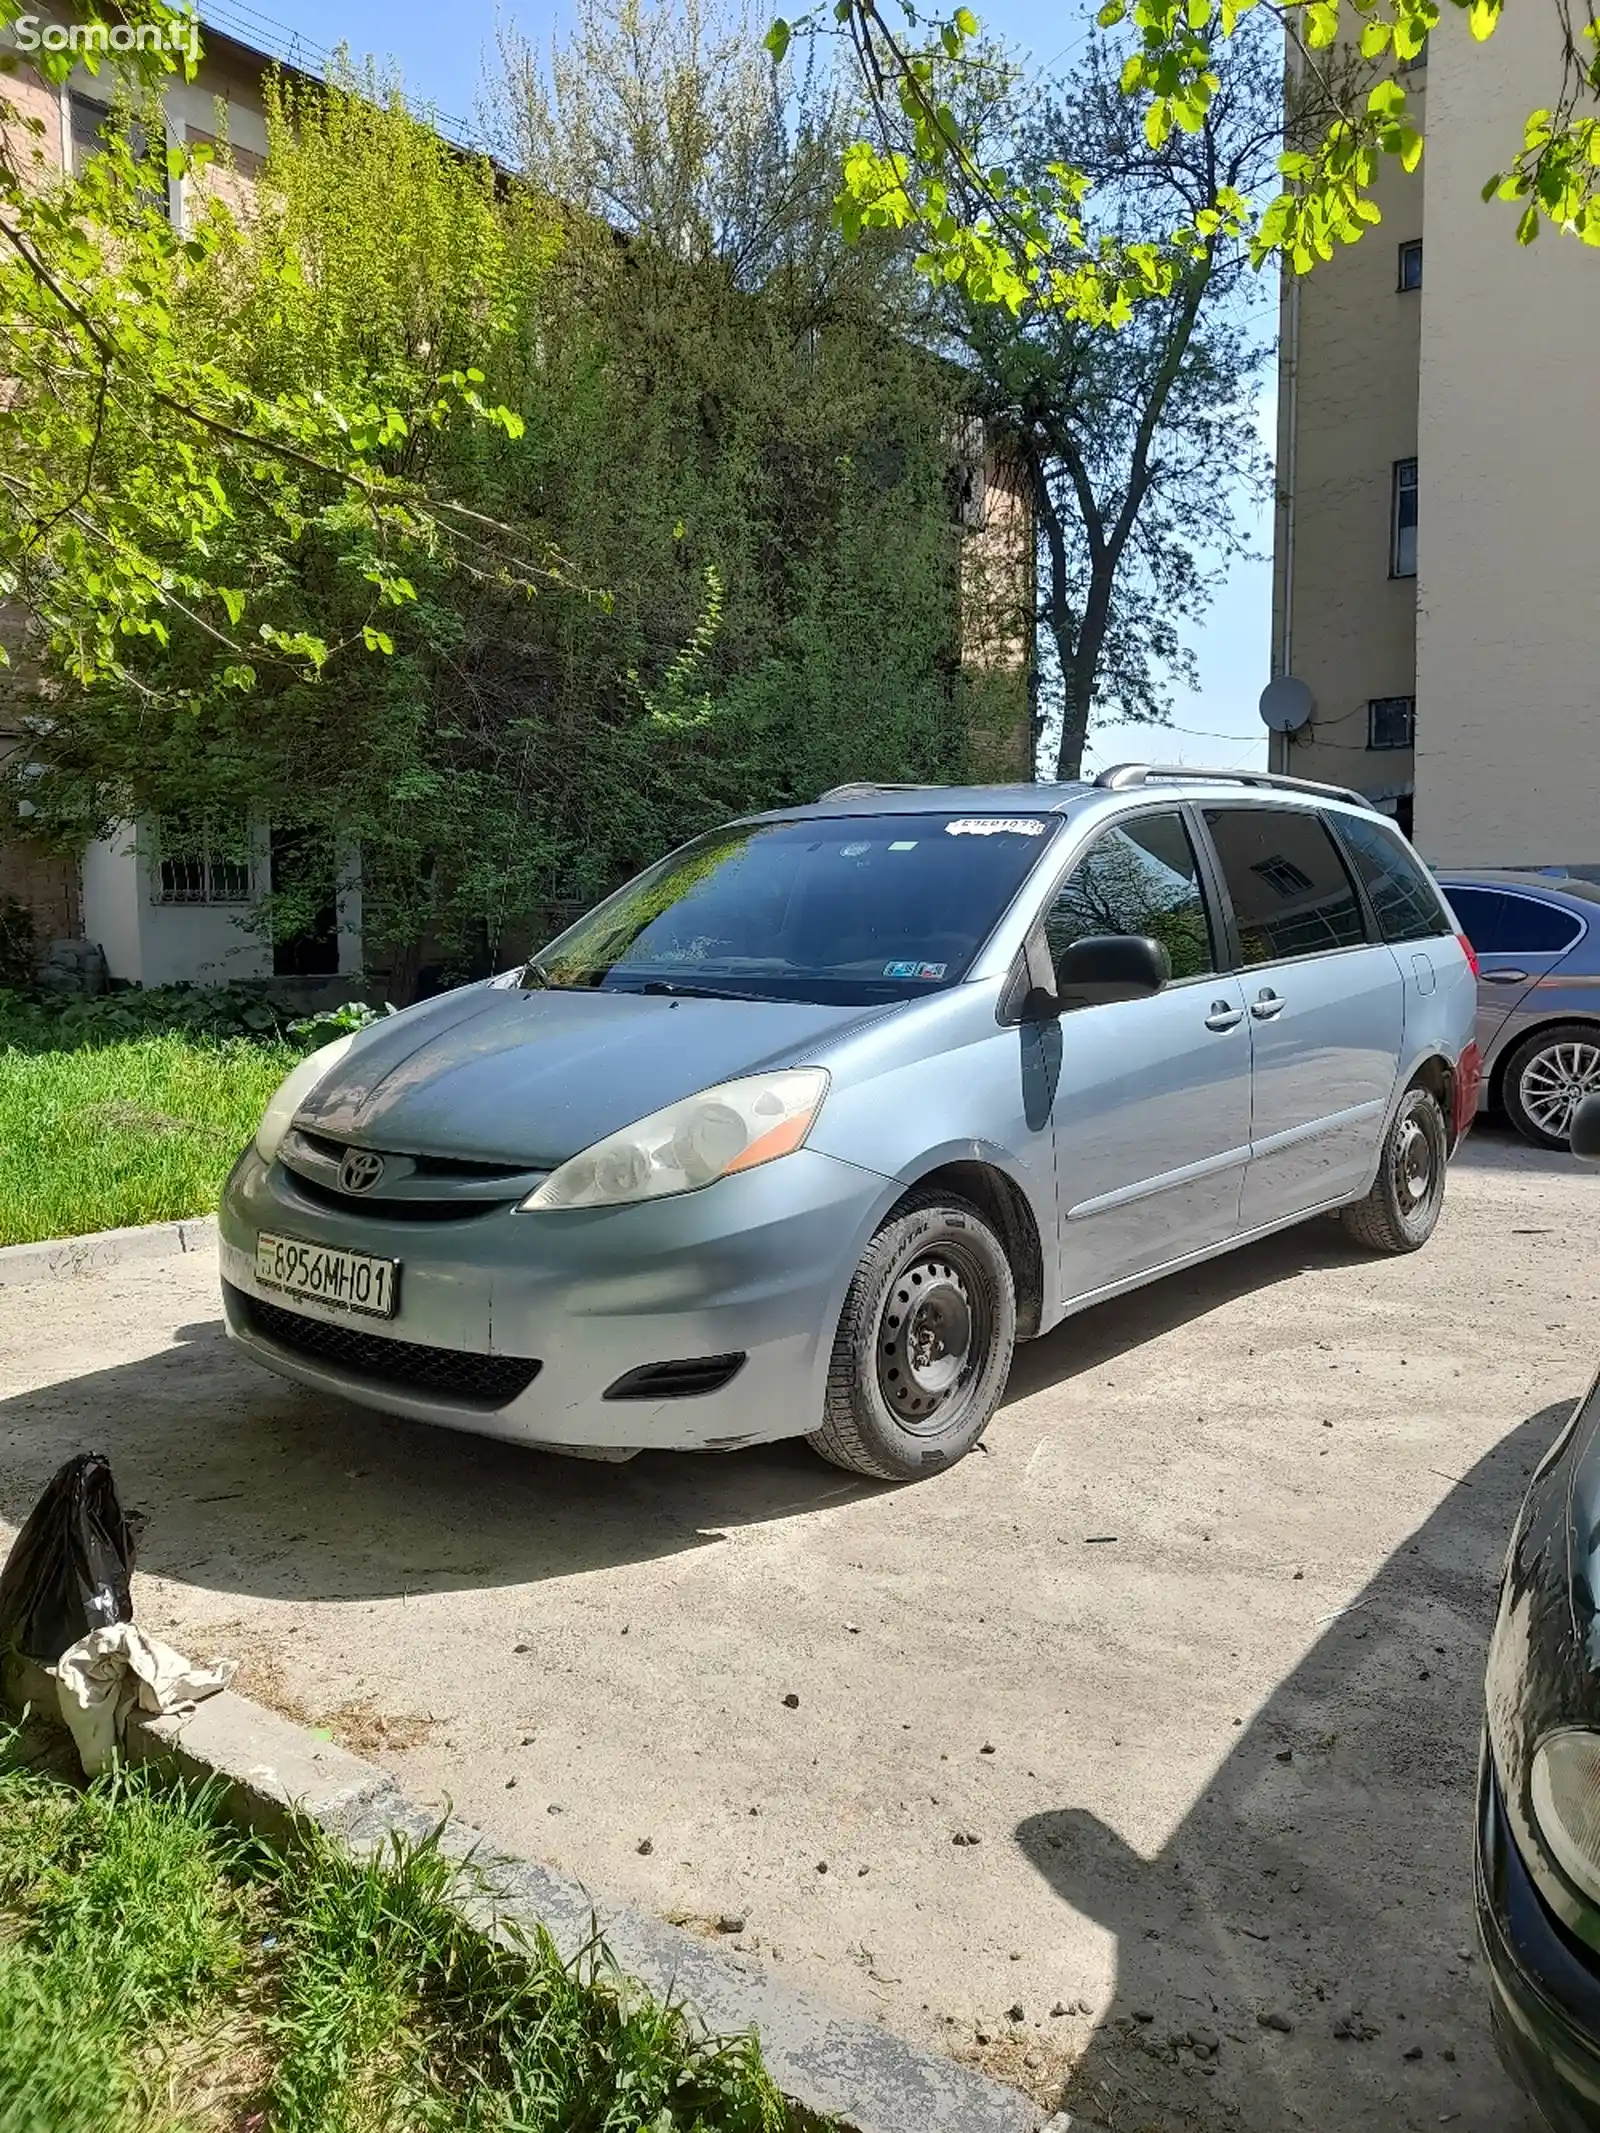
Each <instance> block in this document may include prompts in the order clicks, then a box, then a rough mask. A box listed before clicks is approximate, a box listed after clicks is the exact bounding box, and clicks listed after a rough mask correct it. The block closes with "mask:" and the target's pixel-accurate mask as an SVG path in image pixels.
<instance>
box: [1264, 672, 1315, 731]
mask: <svg viewBox="0 0 1600 2133" xmlns="http://www.w3.org/2000/svg"><path fill="white" fill-rule="evenodd" d="M1260 708H1261V718H1262V722H1263V724H1264V725H1266V726H1269V727H1270V728H1271V730H1272V731H1273V732H1274V733H1296V732H1298V731H1299V729H1300V728H1301V727H1302V726H1303V725H1305V723H1306V721H1307V720H1308V719H1309V718H1310V716H1311V714H1312V712H1313V711H1314V710H1315V709H1316V699H1315V697H1313V695H1312V694H1311V691H1310V689H1308V688H1307V686H1306V684H1305V683H1304V682H1303V681H1302V680H1301V679H1300V677H1299V675H1298V674H1275V675H1274V676H1273V678H1272V680H1271V681H1269V682H1268V683H1267V685H1266V687H1265V688H1264V689H1263V690H1262V692H1261V707H1260Z"/></svg>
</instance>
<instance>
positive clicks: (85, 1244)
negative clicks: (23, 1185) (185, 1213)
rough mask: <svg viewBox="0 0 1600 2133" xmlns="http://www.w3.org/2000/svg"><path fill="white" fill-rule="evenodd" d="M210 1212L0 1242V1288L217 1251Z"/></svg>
mask: <svg viewBox="0 0 1600 2133" xmlns="http://www.w3.org/2000/svg"><path fill="white" fill-rule="evenodd" d="M216 1248H217V1223H216V1217H215V1216H214V1215H197V1216H194V1217H192V1218H190V1219H189V1220H186V1221H183V1222H144V1223H140V1224H139V1225H138V1226H137V1227H135V1228H133V1229H97V1230H93V1231H91V1232H90V1234H89V1235H88V1236H87V1237H52V1238H50V1239H48V1240H47V1241H46V1242H45V1243H43V1244H0V1288H5V1287H6V1286H7V1285H8V1284H11V1285H16V1286H20V1285H21V1284H22V1283H23V1282H28V1281H53V1280H55V1279H57V1278H58V1277H59V1276H61V1275H70V1274H98V1273H99V1272H100V1271H101V1270H102V1269H103V1268H105V1267H110V1266H121V1265H123V1264H124V1263H125V1262H126V1261H128V1260H130V1259H175V1258H177V1257H178V1255H179V1254H180V1253H183V1252H215V1251H216Z"/></svg>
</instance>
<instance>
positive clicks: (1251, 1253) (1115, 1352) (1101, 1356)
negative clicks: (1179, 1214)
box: [1002, 1219, 1372, 1406]
mask: <svg viewBox="0 0 1600 2133" xmlns="http://www.w3.org/2000/svg"><path fill="white" fill-rule="evenodd" d="M1371 1256H1372V1255H1371V1254H1370V1253H1369V1252H1363V1251H1362V1250H1361V1249H1360V1247H1359V1246H1357V1245H1354V1244H1352V1243H1351V1242H1350V1241H1349V1239H1348V1238H1347V1237H1346V1236H1345V1235H1344V1233H1343V1231H1342V1230H1341V1229H1340V1228H1339V1226H1338V1224H1337V1223H1335V1222H1330V1221H1325V1220H1321V1219H1316V1220H1313V1221H1310V1222H1302V1223H1300V1224H1298V1225H1297V1226H1296V1227H1295V1228H1293V1229H1285V1230H1280V1231H1279V1232H1278V1234H1277V1235H1276V1236H1275V1237H1265V1238H1263V1239H1262V1241H1261V1242H1260V1243H1259V1244H1247V1245H1244V1246H1242V1247H1241V1248H1240V1249H1239V1250H1237V1251H1232V1252H1226V1253H1224V1254H1223V1256H1222V1257H1221V1258H1220V1259H1208V1260H1206V1261H1205V1262H1204V1263H1203V1264H1202V1265H1200V1266H1197V1267H1192V1268H1191V1269H1190V1270H1189V1271H1188V1272H1187V1273H1184V1274H1168V1275H1166V1276H1164V1277H1163V1279H1161V1280H1160V1281H1153V1282H1151V1283H1150V1285H1149V1286H1148V1287H1147V1288H1142V1289H1131V1290H1130V1291H1129V1292H1128V1294H1127V1295H1126V1296H1118V1297H1115V1298H1114V1299H1113V1300H1112V1301H1111V1302H1110V1303H1103V1304H1096V1305H1095V1306H1094V1307H1093V1308H1092V1309H1091V1310H1088V1311H1079V1312H1077V1313H1075V1314H1074V1315H1073V1316H1072V1317H1071V1318H1067V1319H1063V1320H1062V1322H1061V1324H1060V1325H1059V1326H1055V1327H1053V1328H1052V1329H1051V1331H1050V1332H1048V1333H1047V1334H1045V1335H1044V1337H1043V1339H1042V1340H1036V1341H1025V1342H1024V1343H1023V1345H1022V1346H1021V1347H1020V1348H1019V1349H1018V1350H1017V1354H1016V1360H1015V1361H1014V1362H1013V1364H1012V1366H1011V1376H1010V1378H1009V1380H1008V1381H1007V1384H1006V1390H1005V1399H1004V1401H1003V1402H1002V1404H1003V1405H1006V1406H1009V1405H1010V1403H1011V1402H1012V1401H1013V1400H1025V1399H1028V1398H1029V1397H1031V1395H1032V1394H1034V1393H1036V1392H1042V1391H1043V1390H1044V1389H1045V1387H1046V1386H1049V1385H1062V1384H1065V1383H1066V1381H1067V1380H1068V1379H1069V1378H1075V1377H1079V1376H1081V1375H1082V1373H1083V1372H1084V1371H1088V1370H1099V1369H1102V1368H1103V1367H1104V1366H1105V1365H1106V1364H1107V1363H1109V1362H1113V1361H1115V1359H1116V1358H1117V1357H1118V1356H1119V1355H1125V1354H1126V1353H1127V1352H1128V1350H1129V1349H1130V1348H1137V1347H1139V1346H1140V1345H1141V1344H1142V1343H1143V1342H1145V1341H1149V1340H1154V1339H1155V1338H1156V1337H1157V1336H1158V1335H1159V1334H1162V1333H1171V1332H1174V1331H1175V1330H1176V1329H1177V1328H1178V1327H1179V1326H1185V1325H1187V1324H1188V1323H1189V1322H1190V1320H1191V1319H1196V1318H1203V1317H1204V1316H1205V1315H1206V1313H1207V1312H1208V1311H1216V1310H1219V1309H1220V1308H1221V1307H1222V1305H1224V1304H1227V1303H1232V1302H1234V1301H1235V1300H1236V1299H1237V1298H1238V1297H1241V1296H1248V1295H1250V1294H1251V1293H1252V1292H1253V1291H1257V1290H1261V1289H1267V1288H1271V1287H1272V1285H1273V1284H1274V1283H1275V1282H1279V1281H1292V1280H1294V1278H1295V1276H1296V1275H1298V1274H1305V1273H1310V1272H1312V1271H1314V1270H1315V1269H1317V1268H1319V1267H1334V1266H1348V1265H1350V1264H1351V1263H1352V1262H1353V1261H1367V1262H1369V1263H1370V1260H1371Z"/></svg>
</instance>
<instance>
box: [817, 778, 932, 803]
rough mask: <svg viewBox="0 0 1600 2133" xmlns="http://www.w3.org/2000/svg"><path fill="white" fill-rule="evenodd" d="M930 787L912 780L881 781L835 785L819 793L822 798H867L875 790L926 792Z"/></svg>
mask: <svg viewBox="0 0 1600 2133" xmlns="http://www.w3.org/2000/svg"><path fill="white" fill-rule="evenodd" d="M931 789H932V788H931V787H929V786H927V785H923V784H921V783H919V782H917V781H915V780H914V781H913V782H912V783H910V784H908V785H890V784H888V783H885V782H881V781H874V782H873V783H871V784H860V785H835V786H833V787H831V788H830V789H829V790H828V791H827V792H825V793H823V794H821V795H820V798H822V799H824V800H869V799H870V798H871V797H872V795H873V794H874V793H875V792H928V791H930V790H931Z"/></svg>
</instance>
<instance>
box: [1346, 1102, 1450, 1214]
mask: <svg viewBox="0 0 1600 2133" xmlns="http://www.w3.org/2000/svg"><path fill="white" fill-rule="evenodd" d="M1449 1157H1450V1143H1449V1140H1448V1138H1447V1137H1446V1134H1445V1128H1444V1113H1443V1112H1442V1111H1441V1110H1440V1108H1439V1099H1438V1098H1437V1097H1436V1096H1435V1095H1433V1094H1432V1092H1431V1091H1430V1090H1428V1089H1407V1091H1406V1093H1405V1095H1404V1096H1403V1097H1402V1098H1401V1099H1400V1108H1399V1110H1398V1111H1396V1113H1395V1115H1394V1118H1393V1119H1392V1120H1391V1122H1390V1126H1389V1130H1388V1132H1387V1133H1386V1134H1385V1135H1384V1140H1383V1154H1382V1156H1381V1158H1380V1159H1379V1163H1378V1175H1377V1176H1376V1177H1375V1178H1374V1179H1373V1181H1372V1190H1371V1191H1370V1192H1369V1193H1368V1194H1367V1196H1366V1198H1365V1199H1364V1200H1358V1201H1357V1202H1356V1204H1355V1206H1354V1207H1347V1208H1345V1209H1344V1210H1343V1212H1342V1213H1341V1215H1340V1217H1339V1219H1340V1221H1341V1222H1342V1223H1343V1224H1344V1227H1345V1229H1346V1231H1347V1232H1348V1233H1349V1235H1350V1236H1352V1237H1354V1238H1355V1240H1356V1242H1357V1243H1358V1244H1364V1245H1365V1246H1366V1247H1367V1249H1368V1251H1372V1252H1415V1251H1420V1250H1421V1248H1422V1246H1423V1245H1425V1244H1426V1243H1427V1241H1428V1239H1429V1238H1430V1237H1431V1236H1432V1235H1433V1232H1434V1229H1435V1227H1436V1225H1437V1223H1438V1220H1439V1210H1440V1209H1441V1208H1442V1207H1443V1205H1444V1174H1445V1165H1446V1163H1447V1162H1448V1161H1449Z"/></svg>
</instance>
